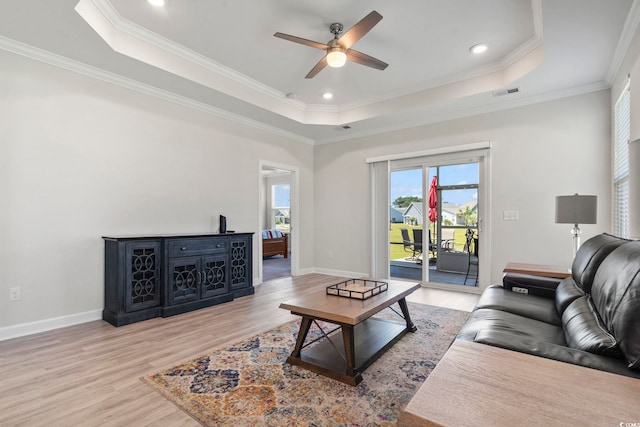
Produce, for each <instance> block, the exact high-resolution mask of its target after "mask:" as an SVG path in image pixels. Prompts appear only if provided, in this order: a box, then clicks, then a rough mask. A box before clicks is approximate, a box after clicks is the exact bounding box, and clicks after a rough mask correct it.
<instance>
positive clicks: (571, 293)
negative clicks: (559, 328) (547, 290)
mask: <svg viewBox="0 0 640 427" xmlns="http://www.w3.org/2000/svg"><path fill="white" fill-rule="evenodd" d="M581 296H584V291H583V290H582V288H580V287H579V286H578V285H576V282H575V281H574V280H573V277H567V278H566V279H564V280H563V281H562V282H560V283H559V284H558V286H557V287H556V293H555V303H556V310H558V313H559V314H560V315H561V316H562V313H564V310H565V309H566V308H567V307H568V306H569V304H571V303H572V302H574V301H575V300H576V299H578V298H580V297H581Z"/></svg>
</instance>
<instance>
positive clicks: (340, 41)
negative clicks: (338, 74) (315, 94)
mask: <svg viewBox="0 0 640 427" xmlns="http://www.w3.org/2000/svg"><path fill="white" fill-rule="evenodd" d="M381 19H382V15H380V14H379V13H378V12H376V11H375V10H374V11H373V12H371V13H370V14H368V15H367V16H365V17H364V18H362V19H361V20H360V22H358V23H357V24H355V25H354V26H353V27H351V28H350V29H349V30H348V31H347V32H346V33H344V34H342V30H343V26H342V24H340V23H335V24H331V26H330V27H329V31H330V32H331V33H332V34H333V36H334V37H333V39H332V40H329V41H328V42H327V43H326V44H324V43H318V42H314V41H313V40H307V39H303V38H301V37H296V36H291V35H289V34H283V33H275V34H274V37H278V38H281V39H285V40H289V41H292V42H295V43H300V44H303V45H305V46H311V47H315V48H316V49H322V50H324V51H325V52H326V54H325V55H324V56H323V57H322V59H321V60H320V61H319V62H318V63H317V64H316V65H315V66H314V67H313V68H312V69H311V71H309V73H308V74H307V75H306V76H305V78H306V79H311V78H313V77H315V75H316V74H318V73H319V72H320V71H322V69H323V68H324V67H326V66H327V65H328V66H330V67H334V68H338V67H342V66H343V65H344V64H345V62H346V61H347V59H348V60H349V61H352V62H356V63H358V64H361V65H366V66H367V67H371V68H375V69H377V70H384V69H385V68H387V66H388V65H389V64H387V63H385V62H382V61H380V60H379V59H376V58H374V57H372V56H369V55H367V54H364V53H362V52H358V51H357V50H353V49H351V46H353V45H354V43H355V42H357V41H358V40H360V39H361V38H362V37H364V35H365V34H367V33H368V32H369V31H370V30H371V29H372V28H373V27H374V26H375V25H376V24H377V23H378V22H380V20H381ZM340 34H342V35H340Z"/></svg>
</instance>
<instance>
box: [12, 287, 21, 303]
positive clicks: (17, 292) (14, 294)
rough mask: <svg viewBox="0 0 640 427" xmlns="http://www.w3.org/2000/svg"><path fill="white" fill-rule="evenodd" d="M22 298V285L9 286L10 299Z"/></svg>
mask: <svg viewBox="0 0 640 427" xmlns="http://www.w3.org/2000/svg"><path fill="white" fill-rule="evenodd" d="M21 298H22V296H21V295H20V287H19V286H18V287H15V288H9V301H19V300H20V299H21Z"/></svg>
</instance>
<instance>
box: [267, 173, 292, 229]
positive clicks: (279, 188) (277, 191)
mask: <svg viewBox="0 0 640 427" xmlns="http://www.w3.org/2000/svg"><path fill="white" fill-rule="evenodd" d="M290 192H291V187H290V185H289V184H274V185H272V186H271V227H272V228H274V229H276V230H280V231H282V232H287V233H288V232H289V231H290V230H291V201H290Z"/></svg>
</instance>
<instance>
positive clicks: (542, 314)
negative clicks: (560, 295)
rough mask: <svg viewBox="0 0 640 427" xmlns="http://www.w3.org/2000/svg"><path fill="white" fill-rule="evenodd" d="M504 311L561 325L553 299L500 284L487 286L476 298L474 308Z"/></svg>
mask: <svg viewBox="0 0 640 427" xmlns="http://www.w3.org/2000/svg"><path fill="white" fill-rule="evenodd" d="M484 308H486V309H493V310H500V311H506V312H509V313H513V314H517V315H520V316H524V317H528V318H531V319H535V320H540V321H542V322H546V323H551V324H553V325H561V324H562V322H561V319H560V315H559V314H558V312H557V310H556V306H555V303H554V300H552V299H549V298H544V297H540V296H535V295H527V294H520V293H517V292H513V291H509V290H506V289H504V288H502V287H501V286H495V285H494V286H489V287H488V288H487V289H485V291H484V292H483V293H482V296H481V297H480V299H479V300H478V304H477V305H476V309H484Z"/></svg>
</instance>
